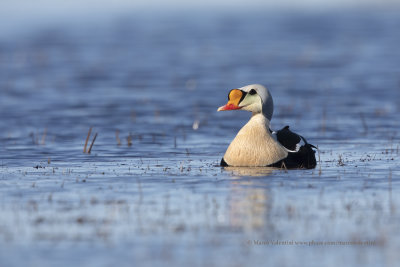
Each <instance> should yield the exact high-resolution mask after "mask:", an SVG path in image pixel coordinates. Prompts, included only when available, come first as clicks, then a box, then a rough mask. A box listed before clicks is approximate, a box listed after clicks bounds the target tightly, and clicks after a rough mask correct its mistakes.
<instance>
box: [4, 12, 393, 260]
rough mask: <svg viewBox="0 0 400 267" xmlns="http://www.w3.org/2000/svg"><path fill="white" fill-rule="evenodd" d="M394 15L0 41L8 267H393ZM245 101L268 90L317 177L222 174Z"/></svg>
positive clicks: (288, 17)
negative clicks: (88, 147)
mask: <svg viewBox="0 0 400 267" xmlns="http://www.w3.org/2000/svg"><path fill="white" fill-rule="evenodd" d="M399 13H400V12H399V11H398V10H391V11H362V12H361V11H359V12H355V11H339V10H338V11H335V12H330V13H327V12H325V13H296V12H294V13H290V12H283V13H279V12H278V13H274V12H254V13H245V14H243V13H242V14H239V13H231V14H228V13H224V14H202V15H199V14H196V15H191V14H190V15H181V14H180V15H179V16H178V15H169V16H167V15H165V16H158V17H156V16H155V17H149V16H127V17H121V18H119V19H116V20H115V21H114V22H113V23H108V24H105V23H103V24H101V23H99V24H94V23H92V24H87V25H86V24H83V25H81V26H80V27H76V26H65V27H48V28H45V29H36V30H34V31H31V32H30V33H25V34H21V35H12V36H13V37H9V38H7V37H4V38H3V39H0V130H1V131H0V265H1V266H54V265H55V264H57V265H58V266H71V265H72V264H78V263H79V264H81V265H84V266H115V264H116V263H117V264H118V265H119V266H132V264H133V263H134V262H139V261H140V262H141V266H150V265H152V266H153V265H154V264H162V263H165V262H170V263H173V264H175V265H182V266H187V265H189V264H190V265H192V266H204V265H207V266H217V265H218V266H220V265H225V266H245V265H246V266H248V265H256V264H257V265H260V264H265V263H273V264H275V265H280V266H286V265H291V266H292V265H296V264H299V265H307V266H320V265H321V264H324V265H326V266H334V267H337V266H338V265H339V264H342V265H343V264H346V265H351V266H378V265H387V266H390V265H392V266H393V265H394V264H395V263H396V262H399V260H400V258H399V254H398V251H399V249H400V239H399V238H398V236H399V235H400V224H399V219H400V218H399V213H400V197H399V192H400V179H399V177H400V167H399V146H400V136H399V130H400V121H399V116H398V113H399V112H400V101H399V99H400V65H399V62H400V50H399V48H398V47H399V43H400V34H399V31H398V29H399V28H400V14H399ZM250 83H262V84H265V85H266V86H267V87H268V88H269V89H270V91H271V93H272V95H273V97H274V102H275V112H274V117H273V121H272V126H273V127H275V128H280V127H283V126H285V125H286V124H288V125H291V128H292V129H293V130H294V131H297V132H299V133H301V134H302V135H303V136H305V137H307V139H308V141H310V142H311V143H312V144H314V145H318V147H319V148H320V164H319V166H318V168H317V169H315V170H294V171H289V172H285V171H281V170H271V169H265V168H255V169H249V168H227V169H223V168H220V167H218V163H219V161H220V159H221V157H222V155H223V154H224V152H225V149H226V148H227V146H228V145H229V143H230V141H231V140H232V139H233V137H234V136H235V134H236V133H237V131H238V130H239V129H240V127H241V126H242V125H243V124H244V123H245V122H246V121H247V120H248V118H249V116H250V114H248V113H247V112H244V111H238V112H224V113H223V112H219V113H217V112H216V109H217V108H218V107H219V106H221V105H222V104H224V103H225V102H226V100H227V94H228V92H229V90H230V89H232V88H237V87H241V86H244V85H246V84H250ZM90 127H93V131H92V137H91V139H90V140H89V144H90V142H91V140H92V138H93V135H94V133H98V136H97V139H96V141H95V143H94V145H93V147H92V152H91V154H90V155H89V154H83V153H82V150H83V146H84V143H85V139H86V136H87V133H88V130H89V128H90ZM117 133H118V138H117V137H116V135H117ZM118 139H119V140H118ZM128 139H130V140H131V141H128ZM119 143H120V145H119ZM129 144H130V145H129ZM276 241H279V242H282V243H281V244H279V245H278V244H276V243H274V242H276ZM257 242H263V243H262V244H260V243H257ZM268 242H269V243H268ZM285 242H286V243H285ZM299 242H305V243H304V244H303V243H299ZM313 242H314V243H313ZM324 242H370V243H368V245H355V244H338V243H336V244H328V243H324ZM21 255H23V256H21ZM339 266H340V265H339Z"/></svg>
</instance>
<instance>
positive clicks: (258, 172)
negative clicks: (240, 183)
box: [224, 167, 274, 177]
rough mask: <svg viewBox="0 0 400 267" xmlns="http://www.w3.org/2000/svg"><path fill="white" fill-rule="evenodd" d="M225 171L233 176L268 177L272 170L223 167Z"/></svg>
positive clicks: (267, 168) (265, 168)
mask: <svg viewBox="0 0 400 267" xmlns="http://www.w3.org/2000/svg"><path fill="white" fill-rule="evenodd" d="M224 170H225V171H228V172H230V173H231V174H232V175H234V176H240V177H242V176H269V175H271V173H272V171H273V170H274V168H271V167H224Z"/></svg>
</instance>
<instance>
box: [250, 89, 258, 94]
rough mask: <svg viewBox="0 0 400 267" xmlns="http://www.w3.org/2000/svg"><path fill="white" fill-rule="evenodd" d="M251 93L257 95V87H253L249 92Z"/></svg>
mask: <svg viewBox="0 0 400 267" xmlns="http://www.w3.org/2000/svg"><path fill="white" fill-rule="evenodd" d="M249 94H250V95H255V94H257V92H256V90H255V89H251V90H250V92H249Z"/></svg>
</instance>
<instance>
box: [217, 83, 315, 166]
mask: <svg viewBox="0 0 400 267" xmlns="http://www.w3.org/2000/svg"><path fill="white" fill-rule="evenodd" d="M235 109H242V110H247V111H250V112H252V116H251V119H250V120H249V122H247V124H246V125H245V126H243V128H242V129H241V130H240V131H239V132H238V134H237V135H236V137H235V139H233V141H232V142H231V144H230V145H229V147H228V149H227V150H226V152H225V155H224V157H223V158H222V160H221V166H235V167H250V166H254V167H256V166H263V167H277V168H287V169H298V168H305V169H312V168H315V166H316V165H317V162H316V160H315V151H314V150H313V148H316V147H315V146H313V145H311V144H309V143H307V141H306V139H305V138H304V137H302V136H301V135H298V134H296V133H294V132H292V131H290V130H289V126H286V127H284V128H282V129H281V130H279V131H276V132H274V131H272V130H271V129H270V121H271V118H272V114H273V110H274V103H273V101H272V96H271V94H270V93H269V91H268V89H267V88H265V87H264V86H262V85H260V84H251V85H247V86H244V87H242V88H239V89H232V90H231V91H230V92H229V95H228V103H227V104H226V105H225V106H222V107H220V108H218V111H222V110H235Z"/></svg>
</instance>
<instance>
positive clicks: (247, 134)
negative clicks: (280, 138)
mask: <svg viewBox="0 0 400 267" xmlns="http://www.w3.org/2000/svg"><path fill="white" fill-rule="evenodd" d="M268 129H269V121H268V119H266V118H265V117H264V116H263V115H262V114H257V115H254V116H252V117H251V119H250V120H249V122H248V123H247V124H246V125H245V126H243V128H242V129H241V130H240V131H239V132H238V134H237V135H236V137H235V139H233V141H232V143H231V144H230V145H229V147H228V149H227V150H226V152H225V155H224V160H225V162H226V163H227V164H228V165H229V166H267V165H270V164H273V163H275V162H278V161H279V160H281V159H284V158H286V157H287V155H288V152H287V151H286V150H285V149H284V147H282V146H281V145H280V144H279V143H278V142H277V141H276V140H275V139H274V138H273V137H272V136H271V134H270V132H269V130H268Z"/></svg>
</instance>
